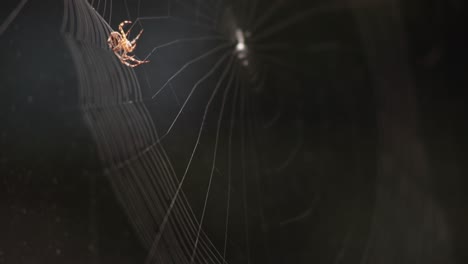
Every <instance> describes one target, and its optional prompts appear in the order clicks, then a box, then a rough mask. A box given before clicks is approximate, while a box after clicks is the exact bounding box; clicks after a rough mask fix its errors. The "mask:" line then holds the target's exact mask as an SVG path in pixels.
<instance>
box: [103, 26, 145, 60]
mask: <svg viewBox="0 0 468 264" xmlns="http://www.w3.org/2000/svg"><path fill="white" fill-rule="evenodd" d="M131 23H132V22H131V21H123V22H122V23H120V25H119V31H112V32H111V33H110V35H109V38H108V39H107V43H108V44H109V48H111V49H112V51H113V52H114V54H115V55H116V56H117V58H119V60H120V61H121V62H122V63H123V64H125V65H127V66H129V67H136V66H138V65H140V64H143V63H148V62H149V61H146V60H144V61H141V60H138V59H135V56H134V55H130V53H132V52H133V51H134V50H135V48H136V42H137V41H138V39H139V38H140V36H141V34H142V33H143V29H142V30H141V31H140V33H138V35H137V36H136V37H135V38H134V39H133V40H128V39H127V36H128V34H130V30H131V29H129V30H128V31H127V32H125V31H124V30H123V27H124V26H125V25H126V24H131Z"/></svg>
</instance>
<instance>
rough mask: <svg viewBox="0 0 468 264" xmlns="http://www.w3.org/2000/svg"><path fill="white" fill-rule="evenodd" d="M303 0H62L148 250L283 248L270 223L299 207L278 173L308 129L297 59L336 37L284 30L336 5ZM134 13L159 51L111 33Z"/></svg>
mask: <svg viewBox="0 0 468 264" xmlns="http://www.w3.org/2000/svg"><path fill="white" fill-rule="evenodd" d="M298 4H302V3H300V2H299V1H298V2H297V3H296V2H294V1H293V2H286V1H282V0H278V1H275V2H274V3H272V4H271V3H269V2H268V1H265V2H262V1H252V2H250V1H233V2H229V1H225V0H210V1H198V0H193V1H192V0H186V1H178V0H169V1H161V2H160V3H159V4H155V3H153V2H150V1H138V2H136V3H135V2H132V4H130V1H120V2H118V1H89V2H87V1H76V0H65V1H64V16H63V17H64V19H63V24H62V32H63V33H64V35H65V36H66V40H67V44H68V47H69V49H70V51H71V53H72V55H73V60H74V63H75V67H76V71H77V74H78V79H79V83H80V84H79V94H80V108H81V111H82V115H83V118H84V120H85V122H86V124H87V126H88V128H89V130H90V131H91V133H92V134H93V137H94V139H95V142H96V144H97V146H98V148H99V151H100V156H101V159H102V163H103V166H104V167H105V168H106V174H107V176H108V178H109V180H110V182H111V184H112V186H113V188H114V191H115V194H116V196H117V198H118V199H119V201H120V203H121V205H122V207H123V208H124V209H125V211H126V213H127V215H128V217H129V219H130V221H131V222H132V225H133V226H134V228H135V230H136V232H137V234H138V236H139V238H140V240H141V242H142V244H143V245H144V247H145V248H146V249H147V250H148V256H147V258H146V263H225V262H234V263H238V262H239V263H250V262H251V261H252V262H257V261H261V262H263V261H264V260H265V259H267V260H269V262H272V261H273V259H272V258H273V251H274V249H273V248H272V245H271V243H272V242H271V241H272V239H271V237H270V236H271V234H272V233H271V232H272V231H271V227H272V226H281V225H286V224H288V223H289V222H293V221H295V220H294V217H293V219H292V220H291V219H289V220H285V219H284V218H285V217H284V216H281V214H278V210H276V209H275V208H274V207H275V204H277V203H278V200H277V199H278V198H275V196H278V193H274V189H272V188H270V189H269V188H268V186H271V185H273V182H277V181H284V180H285V179H286V178H285V177H287V176H288V174H287V173H286V172H287V169H288V168H289V167H290V166H291V165H292V164H293V163H294V162H295V160H296V159H297V157H298V155H299V153H300V152H301V149H302V145H303V141H304V135H303V133H304V132H303V124H302V123H303V122H302V120H301V105H302V102H301V100H300V93H301V89H302V86H303V84H301V82H300V76H301V74H302V73H301V72H300V70H299V69H298V68H297V67H295V66H294V62H295V61H298V60H300V59H301V58H300V56H303V55H304V54H307V53H314V52H317V51H323V50H327V49H334V48H336V47H335V46H334V45H331V44H330V43H323V41H322V42H318V43H319V44H318V45H317V44H316V43H317V42H316V43H314V45H311V44H310V43H311V40H309V39H307V38H304V36H306V35H305V33H306V32H301V33H300V34H297V32H296V31H300V30H303V28H302V27H301V28H300V29H297V28H296V29H295V31H294V30H293V33H291V34H288V35H286V37H285V36H284V35H282V34H281V33H282V32H284V31H285V30H290V31H291V27H292V28H293V29H294V28H295V27H297V24H300V23H301V22H303V21H304V20H307V19H310V18H311V17H314V16H315V15H317V14H321V13H327V12H330V11H333V10H336V8H337V7H336V6H334V5H330V4H327V5H324V4H320V3H313V5H310V8H306V9H302V10H304V11H301V12H299V13H297V12H294V13H293V12H288V10H297V5H298ZM260 11H262V12H260ZM123 20H131V21H133V24H132V25H131V26H128V27H126V28H125V30H129V29H130V30H131V33H130V34H129V39H130V40H131V39H132V38H133V37H134V36H136V34H137V33H138V32H139V31H140V30H141V29H144V33H143V35H142V37H141V38H140V40H139V41H138V42H137V48H136V50H135V52H136V54H137V58H139V59H141V60H150V61H151V62H150V63H149V64H147V65H141V66H139V67H137V68H134V69H132V68H129V67H126V66H125V65H123V64H122V63H121V62H120V61H119V60H118V59H117V58H116V56H115V55H114V54H113V53H112V52H111V51H110V50H109V48H108V47H107V42H106V41H107V37H108V35H109V34H110V32H111V31H114V30H116V29H117V27H118V24H119V23H120V22H121V21H123ZM272 21H273V22H272ZM277 21H279V22H277ZM301 39H302V40H306V39H307V42H301V41H298V40H301ZM312 42H313V40H312ZM297 43H300V44H297ZM272 65H274V66H275V67H271V66H272ZM287 102H293V103H287ZM282 127H286V128H287V129H282ZM272 147H273V148H272ZM307 210H309V211H310V210H311V209H310V208H309V209H307ZM303 217H304V216H302V217H301V216H298V217H297V219H300V218H303ZM287 218H289V217H287Z"/></svg>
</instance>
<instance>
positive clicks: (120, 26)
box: [119, 20, 132, 38]
mask: <svg viewBox="0 0 468 264" xmlns="http://www.w3.org/2000/svg"><path fill="white" fill-rule="evenodd" d="M131 23H132V21H128V20H125V21H123V22H122V23H120V24H119V31H120V33H121V34H122V36H124V38H125V37H127V34H128V33H129V32H130V30H129V31H128V32H127V33H125V31H124V30H123V26H125V25H126V24H131Z"/></svg>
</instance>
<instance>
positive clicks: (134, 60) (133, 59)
mask: <svg viewBox="0 0 468 264" xmlns="http://www.w3.org/2000/svg"><path fill="white" fill-rule="evenodd" d="M127 60H129V61H133V62H135V63H137V64H138V65H140V64H143V63H148V62H149V61H147V60H145V61H141V60H137V59H135V58H134V57H133V56H127Z"/></svg>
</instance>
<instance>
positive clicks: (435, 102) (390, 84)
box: [0, 0, 468, 263]
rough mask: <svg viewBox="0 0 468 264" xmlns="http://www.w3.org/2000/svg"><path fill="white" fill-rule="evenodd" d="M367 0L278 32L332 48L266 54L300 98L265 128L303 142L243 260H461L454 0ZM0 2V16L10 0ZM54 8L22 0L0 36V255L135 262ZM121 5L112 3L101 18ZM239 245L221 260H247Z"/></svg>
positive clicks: (462, 169) (460, 109)
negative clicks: (261, 236)
mask: <svg viewBox="0 0 468 264" xmlns="http://www.w3.org/2000/svg"><path fill="white" fill-rule="evenodd" d="M9 2H12V3H11V5H9V4H10V3H9ZM369 2H372V3H367V1H349V2H346V3H343V6H344V7H345V8H343V9H340V10H339V11H337V12H334V13H332V14H325V15H319V16H315V17H314V18H311V19H308V20H306V21H304V22H302V23H300V24H299V25H298V26H297V27H294V29H291V30H289V31H286V32H282V33H280V34H278V36H277V38H279V39H287V40H288V41H290V42H292V43H294V44H295V45H296V46H298V47H302V48H304V47H305V48H307V47H308V45H309V44H311V47H313V45H312V44H313V43H316V42H317V41H321V40H324V39H325V40H327V41H334V42H336V43H339V44H340V45H339V47H340V48H339V49H332V50H321V51H319V52H309V53H305V55H304V53H299V54H300V55H299V56H298V54H297V53H296V52H295V51H294V50H293V51H290V52H286V53H284V54H280V53H277V54H275V56H277V57H278V58H279V59H280V60H281V61H283V62H285V63H290V64H293V65H294V67H293V69H292V70H291V71H292V72H293V73H291V75H288V73H286V72H285V73H284V76H285V77H284V78H285V79H286V80H285V81H284V83H288V84H291V83H292V80H294V82H297V83H300V85H297V86H298V87H301V89H300V91H298V92H297V91H293V89H291V93H292V94H293V96H284V98H286V99H285V100H286V101H285V105H286V108H287V109H290V108H291V107H289V106H293V105H298V104H300V105H302V107H301V108H300V111H299V114H297V112H294V111H293V112H292V113H288V114H289V115H290V116H291V117H290V118H286V121H284V127H282V128H281V126H280V128H278V131H288V130H289V129H290V123H288V122H287V119H293V118H299V119H300V120H301V121H302V122H303V128H302V133H303V142H302V148H301V151H300V152H299V154H298V155H297V156H296V158H295V159H294V161H293V162H292V163H291V164H289V166H288V167H287V168H286V171H285V172H282V175H285V176H286V177H276V178H274V179H276V180H273V182H271V183H270V185H268V191H267V193H268V194H269V195H271V197H273V198H271V197H270V198H271V199H270V201H271V203H272V207H273V208H276V211H275V210H272V213H271V214H269V217H271V219H269V220H268V221H267V222H269V223H270V224H271V225H270V226H269V227H268V234H269V237H268V244H269V245H270V254H269V258H266V257H265V255H264V253H263V251H261V250H260V249H261V248H263V245H262V244H261V243H259V244H258V245H257V244H256V243H252V250H251V251H252V252H254V253H252V257H251V258H252V262H251V263H294V262H295V263H310V262H312V261H313V262H314V263H331V262H334V261H336V263H366V262H365V261H367V263H417V261H420V263H465V262H466V261H467V260H468V255H467V253H466V252H467V250H466V244H467V242H468V241H467V237H468V230H467V229H466V222H467V221H468V219H467V215H468V214H467V213H468V212H467V209H466V202H467V195H466V192H465V188H466V187H465V186H466V183H467V182H466V179H465V177H466V176H465V175H466V174H467V166H466V162H465V159H466V147H467V143H468V142H467V139H466V135H467V132H468V127H467V122H466V113H467V109H466V105H465V100H466V96H465V87H467V77H466V76H467V75H466V72H467V67H466V66H467V63H466V62H467V59H468V56H467V51H466V47H468V45H467V44H468V43H467V41H466V40H465V39H466V36H467V33H468V32H467V29H466V26H465V25H466V24H467V23H466V22H467V21H466V18H465V14H466V3H464V2H462V1H455V0H453V1H411V2H408V1H400V2H399V1H369ZM2 5H3V7H2V8H1V10H2V11H1V14H0V18H1V19H0V21H4V18H5V17H6V16H7V15H8V14H9V13H10V12H11V10H13V7H14V6H15V3H14V1H7V2H6V3H2ZM262 5H265V6H268V3H264V2H260V6H262ZM307 5H310V3H309V4H308V3H307V1H302V2H301V1H295V2H294V4H292V5H291V8H290V9H287V10H286V9H285V10H284V13H282V14H280V15H278V17H275V18H274V19H278V20H280V19H282V18H281V15H284V16H287V15H288V14H294V13H295V12H296V11H297V10H300V9H301V7H303V6H307ZM132 7H133V8H134V5H132V4H130V9H131V8H132ZM62 12H63V11H62V6H61V2H58V3H54V2H52V1H50V2H42V1H41V2H40V3H38V2H31V3H29V2H28V3H27V4H26V6H25V7H24V9H23V10H22V11H21V12H20V14H19V15H18V17H17V18H16V19H15V20H14V21H13V23H12V24H11V25H10V26H9V27H8V29H7V30H6V31H5V32H4V33H3V35H1V36H0V50H1V62H0V65H1V66H0V67H1V70H0V74H1V75H0V91H1V93H0V263H142V262H143V261H144V258H145V254H146V252H145V250H144V249H143V248H142V246H141V245H140V243H139V241H138V238H137V237H136V236H135V235H134V232H133V229H132V227H131V226H130V224H129V222H128V221H127V218H126V216H125V214H124V212H123V210H122V209H121V207H120V206H119V204H118V202H117V200H116V199H115V197H114V194H113V193H112V190H111V188H110V186H109V183H108V181H107V179H106V178H105V177H104V176H103V174H102V166H101V163H100V158H99V157H98V154H97V152H96V147H95V144H94V142H93V141H92V138H91V135H90V134H89V132H88V130H87V128H86V127H85V125H84V124H83V122H82V119H81V113H80V109H79V102H78V91H77V77H76V75H75V72H74V68H73V64H72V59H71V56H70V54H69V51H68V49H67V48H66V46H65V43H64V41H63V37H62V35H61V34H60V32H59V30H58V29H59V25H60V23H61V18H62ZM122 17H125V11H124V10H123V9H116V11H115V13H114V19H113V20H114V21H120V20H122V19H120V18H122ZM116 24H117V22H114V23H113V25H112V26H113V27H114V28H115V27H116ZM142 45H143V46H142V48H144V44H142ZM271 67H272V71H274V72H280V73H281V72H284V70H283V68H274V67H275V66H271ZM277 67H280V66H277ZM275 83H276V84H278V83H279V84H281V82H275V81H271V83H270V84H269V86H270V87H273V88H272V89H274V90H275V91H278V89H284V90H287V88H285V86H281V85H277V86H275ZM280 91H283V90H280ZM279 96H283V94H282V93H279ZM258 97H259V98H260V99H258V100H259V104H260V105H261V107H264V108H268V107H273V106H270V102H269V98H268V96H265V98H267V99H264V101H262V99H261V98H262V97H261V96H257V98H258ZM299 101H300V103H298V102H299ZM267 110H268V109H267ZM298 116H299V117H298ZM280 124H282V123H280ZM278 133H279V134H281V132H278ZM286 134H287V135H291V133H289V134H288V133H286ZM291 138H293V139H294V136H291ZM284 142H285V144H286V145H292V144H294V142H295V141H294V140H291V142H289V141H288V140H285V141H284ZM172 147H173V148H177V146H172ZM169 148H170V147H169ZM275 150H276V151H278V152H280V151H281V150H280V148H273V147H272V148H271V149H268V148H267V149H265V152H275ZM273 156H274V155H273ZM273 165H274V164H271V165H269V164H267V165H266V167H274V166H273ZM304 208H305V209H304ZM303 213H305V217H304V218H302V219H301V220H300V221H295V222H293V223H292V224H284V223H285V221H282V220H281V219H290V218H293V217H291V216H294V215H301V214H303ZM286 222H287V221H286ZM274 223H277V225H275V224H274ZM281 223H283V224H281ZM254 240H255V239H254ZM243 254H245V252H240V253H239V255H242V256H241V257H238V258H236V257H233V259H241V260H243V261H238V262H239V263H246V262H245V256H244V255H243ZM339 261H341V262H339ZM361 261H363V262H361ZM233 262H234V263H236V262H235V261H233ZM334 263H335V262H334Z"/></svg>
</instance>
